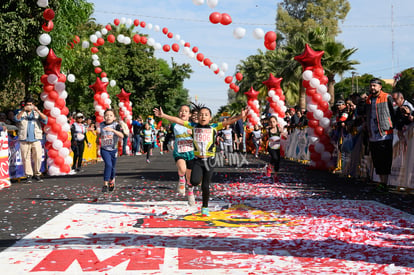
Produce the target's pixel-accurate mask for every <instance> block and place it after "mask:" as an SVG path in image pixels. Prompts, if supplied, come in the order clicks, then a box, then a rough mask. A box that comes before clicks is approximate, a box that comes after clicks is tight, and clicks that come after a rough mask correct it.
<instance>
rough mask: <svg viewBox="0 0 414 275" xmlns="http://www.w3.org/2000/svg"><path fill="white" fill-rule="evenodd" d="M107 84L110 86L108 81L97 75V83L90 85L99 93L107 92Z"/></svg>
mask: <svg viewBox="0 0 414 275" xmlns="http://www.w3.org/2000/svg"><path fill="white" fill-rule="evenodd" d="M106 86H108V82H102V81H101V79H100V78H99V77H97V78H96V81H95V83H93V84H92V85H89V88H91V89H92V90H93V91H94V92H95V93H99V92H106Z"/></svg>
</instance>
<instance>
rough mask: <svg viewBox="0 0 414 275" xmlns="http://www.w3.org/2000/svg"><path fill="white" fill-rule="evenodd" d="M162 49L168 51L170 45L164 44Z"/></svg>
mask: <svg viewBox="0 0 414 275" xmlns="http://www.w3.org/2000/svg"><path fill="white" fill-rule="evenodd" d="M162 49H163V50H164V52H169V51H170V45H167V44H165V45H164V46H163V47H162Z"/></svg>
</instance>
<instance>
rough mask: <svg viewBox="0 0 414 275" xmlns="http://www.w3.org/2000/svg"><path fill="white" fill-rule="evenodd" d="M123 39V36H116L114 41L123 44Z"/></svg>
mask: <svg viewBox="0 0 414 275" xmlns="http://www.w3.org/2000/svg"><path fill="white" fill-rule="evenodd" d="M124 38H125V36H124V35H123V34H118V36H117V37H116V40H117V41H118V42H119V43H123V42H124Z"/></svg>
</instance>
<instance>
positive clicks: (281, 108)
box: [280, 105, 287, 113]
mask: <svg viewBox="0 0 414 275" xmlns="http://www.w3.org/2000/svg"><path fill="white" fill-rule="evenodd" d="M280 110H282V112H284V113H286V111H287V108H286V106H285V105H283V106H282V107H280Z"/></svg>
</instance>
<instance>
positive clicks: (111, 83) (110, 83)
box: [109, 79, 116, 87]
mask: <svg viewBox="0 0 414 275" xmlns="http://www.w3.org/2000/svg"><path fill="white" fill-rule="evenodd" d="M109 85H110V86H111V87H114V86H115V85H116V81H115V80H113V79H112V80H111V81H109Z"/></svg>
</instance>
